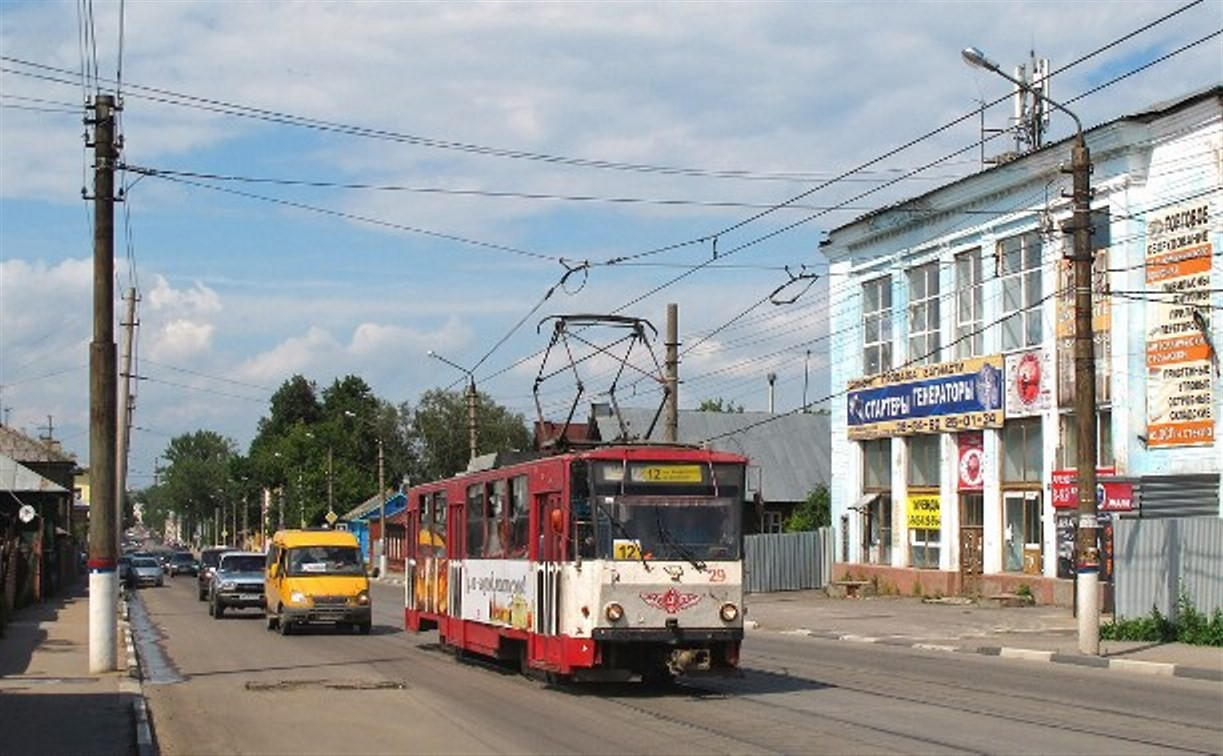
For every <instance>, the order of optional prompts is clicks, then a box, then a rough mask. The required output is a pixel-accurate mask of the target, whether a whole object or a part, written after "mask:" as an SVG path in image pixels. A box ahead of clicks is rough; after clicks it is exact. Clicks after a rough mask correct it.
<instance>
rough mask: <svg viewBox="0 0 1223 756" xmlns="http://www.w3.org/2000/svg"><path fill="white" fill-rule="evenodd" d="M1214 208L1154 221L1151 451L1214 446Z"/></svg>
mask: <svg viewBox="0 0 1223 756" xmlns="http://www.w3.org/2000/svg"><path fill="white" fill-rule="evenodd" d="M1210 211H1211V208H1210V203H1209V202H1208V201H1203V202H1201V203H1195V204H1192V205H1182V206H1180V207H1176V208H1172V209H1170V210H1167V211H1165V212H1162V213H1159V214H1157V215H1155V217H1154V218H1152V219H1151V220H1150V221H1148V223H1147V250H1146V269H1147V275H1146V279H1147V294H1148V297H1149V303H1148V304H1147V307H1146V310H1147V345H1146V346H1147V446H1148V447H1152V448H1154V447H1172V446H1207V445H1210V444H1213V443H1214V433H1215V421H1214V375H1213V366H1212V365H1211V347H1210V343H1209V341H1208V339H1207V334H1209V333H1210V318H1211V307H1210V295H1211V291H1210V269H1211V264H1212V245H1211V242H1210Z"/></svg>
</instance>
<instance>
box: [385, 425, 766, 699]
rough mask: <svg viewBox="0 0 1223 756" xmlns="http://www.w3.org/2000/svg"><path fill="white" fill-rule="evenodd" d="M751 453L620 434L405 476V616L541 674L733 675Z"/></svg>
mask: <svg viewBox="0 0 1223 756" xmlns="http://www.w3.org/2000/svg"><path fill="white" fill-rule="evenodd" d="M746 465H747V459H746V458H744V457H742V456H739V455H735V454H730V453H725V452H718V451H711V450H707V449H700V448H695V447H688V446H676V445H653V444H649V445H647V444H625V445H614V446H605V447H598V448H592V449H585V450H580V451H569V452H564V453H556V454H552V455H550V456H538V455H537V456H534V457H533V458H525V459H518V460H516V461H515V460H498V461H496V462H494V463H492V464H489V465H487V466H486V469H480V470H475V471H469V472H466V473H463V474H460V475H458V476H456V477H453V478H449V479H446V480H441V481H436V482H432V483H427V484H423V485H418V486H415V487H412V488H411V489H410V490H409V492H408V509H407V548H408V553H407V555H406V556H407V565H406V568H407V576H406V577H407V579H406V581H405V602H404V603H405V606H404V623H405V627H406V628H407V629H408V630H409V631H413V632H419V631H422V630H430V629H434V628H436V629H437V631H438V636H439V641H440V642H441V644H442V645H443V646H445V647H447V648H449V649H451V650H452V651H454V652H455V653H457V654H476V655H482V656H486V657H492V658H495V659H500V660H506V661H509V662H511V663H517V664H519V665H521V668H522V670H523V672H524V673H528V674H540V675H542V676H546V677H547V678H548V679H570V680H575V681H587V680H589V681H596V680H604V681H635V680H645V681H651V682H665V681H669V680H674V679H676V678H678V677H682V676H698V675H719V674H721V675H726V674H737V672H738V664H739V646H740V643H741V642H742V640H743V552H742V549H743V537H742V511H743V500H744V480H745V470H746Z"/></svg>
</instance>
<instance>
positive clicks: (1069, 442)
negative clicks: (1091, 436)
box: [1057, 410, 1116, 470]
mask: <svg viewBox="0 0 1223 756" xmlns="http://www.w3.org/2000/svg"><path fill="white" fill-rule="evenodd" d="M1060 420H1061V423H1060V425H1061V438H1060V439H1058V445H1057V466H1058V469H1060V470H1070V469H1077V468H1078V466H1079V422H1078V418H1077V417H1076V416H1075V415H1072V414H1071V415H1062V416H1061V418H1060ZM1115 465H1116V459H1115V458H1114V457H1113V413H1112V412H1111V411H1110V410H1100V411H1099V412H1097V413H1096V467H1114V466H1115Z"/></svg>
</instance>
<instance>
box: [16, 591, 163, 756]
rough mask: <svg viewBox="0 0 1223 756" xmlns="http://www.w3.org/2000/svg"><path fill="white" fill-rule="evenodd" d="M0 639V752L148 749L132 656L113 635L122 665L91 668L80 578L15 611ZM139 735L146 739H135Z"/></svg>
mask: <svg viewBox="0 0 1223 756" xmlns="http://www.w3.org/2000/svg"><path fill="white" fill-rule="evenodd" d="M11 620H12V621H10V622H9V624H8V626H7V627H6V628H5V630H4V633H5V634H4V637H3V638H0V753H4V754H6V755H7V754H39V755H40V756H42V755H44V754H145V753H151V752H152V744H151V739H150V738H149V737H148V727H147V722H145V723H143V726H142V727H138V726H137V724H138V720H140V719H142V718H143V717H144V700H143V697H142V696H141V693H140V683H139V680H138V679H134V678H133V677H132V676H130V675H129V674H128V665H129V663H134V658H133V657H132V655H131V653H130V651H129V644H128V642H127V641H126V640H125V636H128V633H126V632H124V628H125V626H126V623H125V622H121V623H120V624H121V627H120V632H119V645H120V647H119V649H118V659H119V666H120V667H122V668H123V669H121V670H119V671H114V672H104V673H97V674H95V673H91V672H90V671H89V591H88V586H87V580H86V579H85V578H84V577H82V578H81V579H80V580H78V582H77V583H76V584H75V585H73V586H71V587H70V588H68V589H67V590H65V591H64V592H63V593H62V594H61V595H60V596H57V597H54V598H52V599H50V600H48V601H46V602H44V603H42V604H36V605H33V606H27V607H23V608H22V609H19V610H17V611H16V612H15V613H14V615H13V617H12V618H11ZM138 732H144V733H145V734H144V736H142V737H139V738H138V737H137V733H138Z"/></svg>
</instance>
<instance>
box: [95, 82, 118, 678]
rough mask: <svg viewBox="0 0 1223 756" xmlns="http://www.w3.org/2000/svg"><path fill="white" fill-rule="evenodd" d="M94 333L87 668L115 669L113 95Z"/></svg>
mask: <svg viewBox="0 0 1223 756" xmlns="http://www.w3.org/2000/svg"><path fill="white" fill-rule="evenodd" d="M93 109H94V113H93V116H94V117H93V120H92V125H93V127H94V134H93V139H94V143H93V154H94V166H93V167H94V172H93V222H94V226H93V341H92V342H90V344H89V485H90V493H89V671H90V672H108V671H111V670H115V669H118V643H117V634H118V612H117V611H116V610H117V606H118V600H117V599H118V590H119V579H118V572H117V565H118V548H117V543H116V538H117V529H118V516H117V514H118V513H117V511H116V507H115V490H116V486H115V483H116V481H115V477H116V476H115V460H116V455H115V433H116V430H117V425H118V423H117V417H116V415H117V413H116V411H115V400H116V399H117V395H116V386H115V384H116V380H115V303H114V297H115V290H114V268H115V255H114V248H115V197H114V192H115V158H116V154H117V151H116V134H115V98H114V97H113V96H111V95H98V96H97V98H96V99H95V101H94V108H93Z"/></svg>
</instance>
